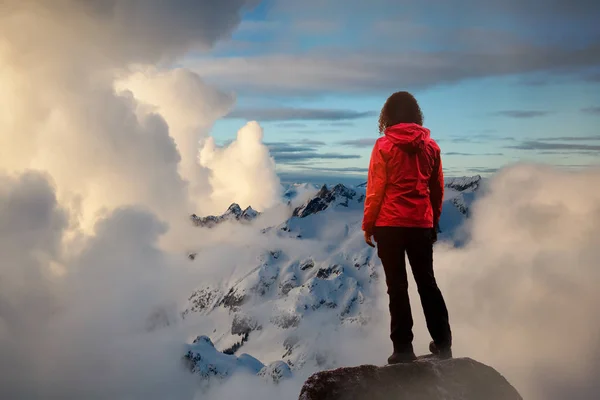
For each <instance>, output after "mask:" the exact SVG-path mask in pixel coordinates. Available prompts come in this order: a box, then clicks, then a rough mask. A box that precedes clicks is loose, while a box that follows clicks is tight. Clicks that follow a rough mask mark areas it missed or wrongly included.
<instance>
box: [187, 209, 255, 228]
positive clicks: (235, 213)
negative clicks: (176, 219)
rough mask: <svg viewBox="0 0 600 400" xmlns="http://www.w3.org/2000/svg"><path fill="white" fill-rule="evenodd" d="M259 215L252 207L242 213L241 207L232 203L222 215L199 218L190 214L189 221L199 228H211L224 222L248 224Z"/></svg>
mask: <svg viewBox="0 0 600 400" xmlns="http://www.w3.org/2000/svg"><path fill="white" fill-rule="evenodd" d="M259 215H260V213H259V212H257V211H255V210H254V209H253V208H252V207H247V208H246V209H245V210H243V211H242V209H241V207H240V206H239V205H238V204H237V203H233V204H232V205H230V206H229V208H228V209H227V211H225V213H224V214H223V215H218V216H216V215H209V216H208V217H199V216H197V215H196V214H192V215H191V216H190V219H191V220H192V223H193V224H194V225H196V226H199V227H205V228H212V227H214V226H215V225H218V224H220V223H223V222H225V221H240V222H248V221H252V220H254V219H255V218H256V217H258V216H259Z"/></svg>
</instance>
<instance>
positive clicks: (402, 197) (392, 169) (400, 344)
mask: <svg viewBox="0 0 600 400" xmlns="http://www.w3.org/2000/svg"><path fill="white" fill-rule="evenodd" d="M379 132H380V133H382V134H383V136H382V137H380V138H379V139H377V141H376V142H375V146H374V148H373V151H372V153H371V160H370V164H369V176H368V180H367V195H366V198H365V205H364V217H363V223H362V230H363V231H364V234H365V241H366V243H367V244H368V245H369V246H372V247H375V245H374V244H373V241H372V238H373V237H374V238H375V242H376V243H377V255H378V256H379V258H380V259H381V262H382V264H383V268H384V270H385V278H386V283H387V289H388V290H387V292H388V295H389V309H390V314H391V334H390V338H391V339H392V343H393V345H394V353H393V354H392V355H391V356H390V357H389V358H388V363H389V364H396V363H400V362H410V361H413V360H415V359H416V356H415V353H414V350H413V345H412V342H413V332H412V328H413V319H412V314H411V309H410V302H409V297H408V280H407V274H406V262H405V254H406V255H407V256H408V261H409V263H410V266H411V269H412V273H413V276H414V278H415V282H416V284H417V288H418V291H419V296H420V297H421V304H422V306H423V312H424V313H425V319H426V322H427V328H428V330H429V333H430V334H431V337H432V339H433V341H432V342H431V343H430V345H429V349H430V351H431V352H432V353H433V354H436V355H438V356H439V357H440V358H451V357H452V350H451V346H452V333H451V330H450V323H449V317H448V309H447V308H446V303H445V302H444V298H443V296H442V293H441V291H440V289H439V288H438V286H437V283H436V280H435V276H434V273H433V244H434V243H435V242H436V241H437V227H438V223H439V220H440V215H441V212H442V199H443V195H444V176H443V173H442V162H441V156H440V148H439V146H438V145H437V143H436V142H435V141H434V140H433V139H432V138H431V137H430V131H429V129H427V128H424V127H423V114H422V112H421V108H420V107H419V104H418V102H417V100H416V99H415V98H414V97H413V96H412V95H411V94H410V93H408V92H397V93H394V94H392V95H391V96H390V97H389V98H388V99H387V101H386V102H385V104H384V105H383V108H382V110H381V114H380V116H379Z"/></svg>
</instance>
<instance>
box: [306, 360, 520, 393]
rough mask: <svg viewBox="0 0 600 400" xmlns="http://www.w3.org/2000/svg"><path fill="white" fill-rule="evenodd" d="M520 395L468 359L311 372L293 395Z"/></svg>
mask: <svg viewBox="0 0 600 400" xmlns="http://www.w3.org/2000/svg"><path fill="white" fill-rule="evenodd" d="M325 399H327V400H350V399H352V400H363V399H365V400H400V399H411V400H437V399H439V400H441V399H444V400H459V399H460V400H482V399H486V400H522V397H521V396H520V395H519V393H518V392H517V390H516V389H515V388H514V387H512V386H511V385H510V383H508V381H507V380H506V379H505V378H504V377H503V376H502V375H500V374H499V373H498V372H497V371H496V370H494V369H493V368H491V367H488V366H487V365H484V364H481V363H479V362H477V361H474V360H472V359H470V358H455V359H451V360H444V361H440V360H434V359H429V360H427V359H421V360H419V361H417V362H413V363H408V364H397V365H390V366H385V367H376V366H374V365H361V366H359V367H352V368H339V369H336V370H331V371H323V372H319V373H316V374H314V375H312V376H311V377H310V378H309V379H308V380H307V381H306V383H305V384H304V387H303V388H302V391H301V392H300V398H299V400H325Z"/></svg>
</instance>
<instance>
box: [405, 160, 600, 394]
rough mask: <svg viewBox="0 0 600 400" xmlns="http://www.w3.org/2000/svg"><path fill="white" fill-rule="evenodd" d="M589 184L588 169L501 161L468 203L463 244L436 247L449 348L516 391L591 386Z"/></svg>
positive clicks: (596, 213)
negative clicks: (469, 212) (499, 376)
mask: <svg viewBox="0 0 600 400" xmlns="http://www.w3.org/2000/svg"><path fill="white" fill-rule="evenodd" d="M599 182H600V170H598V169H589V168H588V169H587V170H582V171H578V172H569V171H564V170H563V171H561V170H560V169H557V168H550V167H546V166H537V165H517V166H513V167H510V168H505V169H503V170H501V171H500V172H498V173H497V174H496V175H495V176H494V177H493V178H492V179H491V181H490V182H489V184H488V185H486V195H485V196H483V197H482V198H481V199H480V200H479V201H478V202H477V203H476V204H475V205H474V207H473V208H472V219H471V220H470V223H469V225H468V229H469V235H470V237H471V240H470V242H469V243H468V244H467V245H466V246H465V247H464V248H462V249H452V248H448V247H445V246H444V245H443V244H442V243H440V246H439V247H438V248H437V250H436V255H435V260H436V261H435V262H436V273H437V275H438V281H439V282H440V285H441V287H442V291H443V292H444V294H445V296H446V298H447V302H448V306H449V310H450V315H451V317H450V318H451V322H452V323H453V327H454V328H453V329H454V344H455V350H456V351H455V353H456V355H468V356H471V357H474V358H476V359H479V360H482V361H483V362H487V363H488V364H490V365H493V366H494V367H496V368H498V369H499V370H500V371H501V372H503V373H504V374H505V376H506V377H507V379H508V380H509V381H510V382H511V383H513V384H514V385H516V386H517V388H518V389H519V390H520V391H521V393H522V394H523V396H524V397H526V398H536V399H562V398H565V397H573V398H592V397H594V396H595V395H596V394H597V393H598V390H600V387H598V382H599V380H598V361H599V360H600V353H599V352H598V349H599V347H598V331H599V329H600V320H599V319H598V318H596V317H594V316H595V315H597V309H598V307H599V306H600V295H599V294H598V291H597V289H596V282H598V279H600V276H599V272H598V268H597V261H596V260H598V258H599V257H600V252H599V249H600V237H599V236H598V235H597V234H596V231H597V227H598V226H600V189H599V188H600V185H598V183H599ZM582 193H585V195H582ZM415 295H416V293H415ZM532 343H535V345H534V346H533V345H532Z"/></svg>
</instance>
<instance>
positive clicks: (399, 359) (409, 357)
mask: <svg viewBox="0 0 600 400" xmlns="http://www.w3.org/2000/svg"><path fill="white" fill-rule="evenodd" d="M416 359H417V356H416V355H415V353H414V352H413V351H407V352H402V353H400V352H394V354H392V355H391V356H389V358H388V364H400V363H409V362H413V361H415V360H416Z"/></svg>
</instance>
